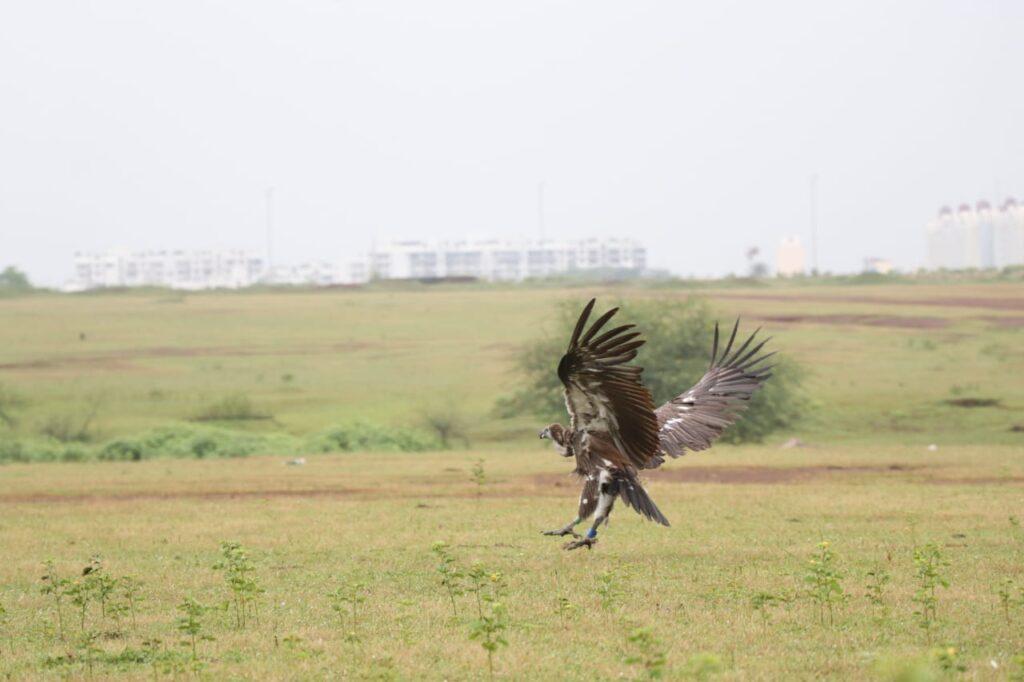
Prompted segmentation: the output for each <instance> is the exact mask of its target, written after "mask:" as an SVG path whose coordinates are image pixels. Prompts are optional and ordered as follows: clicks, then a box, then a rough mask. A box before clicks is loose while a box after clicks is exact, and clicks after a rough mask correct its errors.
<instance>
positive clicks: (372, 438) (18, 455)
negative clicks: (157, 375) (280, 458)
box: [0, 422, 444, 464]
mask: <svg viewBox="0 0 1024 682" xmlns="http://www.w3.org/2000/svg"><path fill="white" fill-rule="evenodd" d="M441 449H444V446H443V445H442V443H441V442H440V440H438V438H436V437H435V436H432V435H430V434H428V433H425V432H423V431H418V430H416V429H408V428H396V427H387V426H381V425H377V424H370V423H366V422H355V423H353V424H348V425H344V426H336V427H334V428H331V429H328V430H326V431H324V432H322V433H320V434H317V435H315V436H312V437H310V438H306V439H302V438H298V437H296V436H292V435H289V434H286V433H269V434H263V433H246V432H244V431H234V430H231V429H223V428H216V427H211V426H199V425H193V424H175V425H172V426H165V427H161V428H158V429H153V430H152V431H147V432H145V433H142V434H139V435H136V436H122V437H119V438H115V439H113V440H110V441H107V442H106V443H103V444H102V445H95V446H90V445H86V444H82V443H63V442H60V441H58V440H56V439H53V438H34V439H31V440H17V439H15V438H13V437H10V436H8V437H0V464H2V463H9V462H80V461H86V460H100V461H117V462H126V461H127V462H133V461H141V460H147V459H157V458H179V459H204V458H224V457H248V456H249V455H270V454H274V455H295V454H303V453H313V452H316V453H327V452H355V451H366V450H371V451H372V450H385V451H398V452H421V451H424V450H441Z"/></svg>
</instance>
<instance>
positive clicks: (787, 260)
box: [775, 237, 807, 277]
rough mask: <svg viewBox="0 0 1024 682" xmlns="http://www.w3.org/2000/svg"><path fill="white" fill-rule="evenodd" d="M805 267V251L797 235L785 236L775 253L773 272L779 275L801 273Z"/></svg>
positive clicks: (790, 275)
mask: <svg viewBox="0 0 1024 682" xmlns="http://www.w3.org/2000/svg"><path fill="white" fill-rule="evenodd" d="M806 267H807V252H806V251H805V250H804V246H803V244H801V243H800V238H799V237H786V238H785V239H783V240H782V243H781V244H779V250H778V251H777V252H776V254H775V274H777V275H778V276H780V277H793V276H795V275H802V274H804V271H805V269H806Z"/></svg>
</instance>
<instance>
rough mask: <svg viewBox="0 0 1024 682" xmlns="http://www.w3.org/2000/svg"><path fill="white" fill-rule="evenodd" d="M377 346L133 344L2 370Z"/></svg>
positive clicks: (1, 366) (121, 364)
mask: <svg viewBox="0 0 1024 682" xmlns="http://www.w3.org/2000/svg"><path fill="white" fill-rule="evenodd" d="M375 347H380V344H372V343H365V342H356V341H353V342H349V343H332V344H324V345H318V346H292V347H287V348H266V347H259V346H195V347H179V346H157V347H154V348H131V349H125V350H121V351H114V352H111V353H102V354H95V355H69V356H66V357H55V358H42V359H37V360H24V361H21V362H7V363H0V370H4V369H12V370H25V369H28V370H33V369H61V368H66V367H84V368H95V369H111V370H125V369H130V368H131V367H132V361H135V360H152V359H160V358H196V357H239V358H245V357H260V356H263V357H266V356H295V355H300V356H301V355H330V354H335V353H344V352H352V351H359V350H367V349H371V348H375Z"/></svg>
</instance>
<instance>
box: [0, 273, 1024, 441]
mask: <svg viewBox="0 0 1024 682" xmlns="http://www.w3.org/2000/svg"><path fill="white" fill-rule="evenodd" d="M590 295H597V296H599V297H600V298H601V299H602V300H606V301H614V300H615V299H617V298H620V297H631V296H636V297H648V298H658V299H667V298H673V297H687V296H694V295H696V296H707V297H708V298H709V300H710V301H711V302H712V303H713V304H714V305H715V307H716V309H717V310H718V311H719V312H720V317H721V318H722V319H723V320H729V319H731V318H732V316H734V315H742V316H743V317H744V319H746V320H747V321H748V323H749V324H751V325H754V324H760V325H764V326H765V327H766V330H767V332H768V333H770V334H773V335H774V336H775V339H776V340H775V342H774V343H773V347H775V348H777V349H779V350H781V351H782V352H783V353H785V354H787V355H789V356H790V357H792V358H794V359H796V360H798V361H800V362H801V363H802V364H803V365H804V366H805V367H806V368H807V369H808V370H809V374H810V378H809V383H808V393H809V395H810V397H811V398H812V399H813V400H814V401H815V402H816V404H817V406H818V407H819V408H820V409H818V410H815V411H813V412H812V413H811V414H810V415H809V418H808V419H807V420H806V422H805V423H804V424H803V425H802V426H801V428H800V433H799V434H797V435H800V436H801V437H807V438H810V439H827V440H828V441H830V442H835V441H851V440H853V441H858V440H860V441H869V442H873V441H875V440H877V438H878V437H879V434H880V433H884V434H886V435H887V437H890V438H891V439H892V440H894V441H895V442H917V443H925V444H927V443H931V442H940V443H941V442H960V443H977V442H992V443H1006V444H1011V443H1020V442H1021V436H1020V435H1019V434H1013V433H1011V432H1009V429H1010V428H1011V427H1012V426H1013V425H1014V424H1016V423H1017V422H1020V421H1021V419H1020V418H1019V417H1018V416H1017V415H1018V414H1019V411H1020V409H1021V408H1022V407H1024V381H1020V380H1019V377H1020V376H1021V375H1022V374H1024V348H1022V344H1021V339H1022V336H1024V334H1022V332H1024V284H985V285H960V286H954V287H949V286H934V285H921V286H860V287H845V288H837V287H817V288H815V287H799V288H796V287H794V288H789V289H778V288H771V289H727V290H707V291H693V290H689V289H686V290H677V289H656V290H651V289H638V288H631V287H619V288H616V287H606V288H587V289H530V288H515V289H507V288H506V289H497V290H494V289H447V290H444V289H442V290H431V289H428V290H422V291H365V292H363V291H355V292H353V291H336V292H313V293H310V292H297V293H264V294H245V293H240V294H230V293H229V294H196V295H185V294H178V293H168V292H151V293H143V294H130V293H122V294H107V295H86V296H34V297H24V298H16V299H0V382H3V383H5V384H6V385H8V386H9V387H10V388H12V389H13V390H15V391H16V392H18V393H19V394H20V395H21V396H22V397H23V398H24V399H25V400H26V405H25V407H24V409H23V410H22V411H21V412H20V414H18V418H19V419H18V422H19V423H18V426H17V427H16V428H15V430H14V433H15V434H16V435H21V436H30V435H32V434H33V433H35V432H38V431H39V430H40V428H41V427H42V426H43V425H44V424H45V423H46V421H47V420H48V419H52V418H53V417H54V415H57V416H61V417H65V418H67V419H68V420H71V421H76V420H81V419H82V418H83V415H85V414H91V413H93V412H95V419H94V420H93V422H92V426H93V428H94V430H95V433H94V438H95V439H103V438H109V437H113V436H118V435H124V434H129V433H134V432H138V431H141V430H144V429H147V428H151V427H154V426H160V425H164V424H166V423H168V422H170V421H176V420H177V421H182V420H188V419H189V418H191V417H193V416H195V415H196V414H197V413H199V412H200V411H201V410H202V409H203V408H204V407H205V406H208V405H210V404H212V403H215V402H217V401H219V400H222V399H224V398H225V397H229V396H232V395H235V394H244V395H245V396H248V397H250V398H251V400H252V401H253V404H254V405H255V406H256V408H257V409H258V410H260V411H261V412H262V413H265V414H267V415H269V416H271V417H272V419H269V420H263V421H258V422H253V423H251V424H250V425H248V427H247V428H253V429H262V430H273V431H282V432H288V433H292V434H305V433H310V432H313V431H316V430H318V429H323V428H325V427H328V426H330V425H333V424H336V423H339V422H346V421H351V420H353V419H368V420H372V421H375V422H380V423H386V424H392V425H401V424H409V423H415V422H416V421H417V420H418V419H419V414H420V412H421V411H422V410H424V409H425V408H426V407H427V406H431V405H436V404H438V403H451V404H452V405H453V407H454V408H455V409H457V410H459V411H461V412H463V413H465V414H466V415H467V416H468V417H470V418H471V419H472V421H473V422H474V423H475V425H476V426H475V429H476V433H475V434H474V435H475V438H474V440H476V441H477V442H480V443H489V442H494V441H499V442H505V441H507V440H508V438H509V437H510V436H515V435H518V436H520V437H522V436H532V435H533V434H535V433H536V430H535V429H534V425H533V424H529V423H527V422H512V423H508V422H504V421H501V420H496V419H494V418H493V417H492V416H491V410H492V407H493V405H494V401H495V400H496V399H497V398H499V397H500V396H502V395H504V394H506V393H508V392H509V391H510V390H511V389H512V388H513V387H514V384H515V381H516V380H517V376H516V375H515V374H514V373H513V372H512V361H513V358H514V356H515V352H516V349H517V348H519V347H520V345H521V344H522V343H524V342H525V341H527V340H529V339H532V338H535V337H537V336H538V335H542V334H544V333H557V334H564V333H565V330H561V329H554V328H553V323H554V320H555V319H556V307H555V305H554V303H556V302H558V301H561V300H576V301H583V300H585V299H586V297H588V296H590ZM83 336H84V338H83ZM640 359H641V361H642V359H643V356H642V355H641V356H640ZM963 397H982V398H990V399H995V400H998V401H1000V403H1001V404H1000V405H999V406H997V407H995V408H993V409H974V410H967V409H962V408H956V407H952V406H950V405H948V404H947V403H946V402H945V401H946V400H949V399H956V398H963ZM232 426H236V427H237V426H238V425H237V424H233V425H232Z"/></svg>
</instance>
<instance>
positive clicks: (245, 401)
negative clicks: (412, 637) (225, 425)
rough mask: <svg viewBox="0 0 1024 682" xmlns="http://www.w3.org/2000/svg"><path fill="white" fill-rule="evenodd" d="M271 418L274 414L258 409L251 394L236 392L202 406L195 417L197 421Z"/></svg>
mask: <svg viewBox="0 0 1024 682" xmlns="http://www.w3.org/2000/svg"><path fill="white" fill-rule="evenodd" d="M271 418H273V415H270V414H268V413H266V412H261V411H260V410H258V409H257V408H256V406H255V405H254V404H253V402H252V400H251V399H250V398H249V396H247V395H244V394H241V393H236V394H234V395H229V396H225V397H224V398H221V399H220V400H218V401H216V402H214V403H211V404H210V405H207V406H206V407H204V408H202V409H201V410H200V411H199V413H198V414H196V416H195V417H194V418H193V419H194V420H195V421H247V420H256V419H271Z"/></svg>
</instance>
